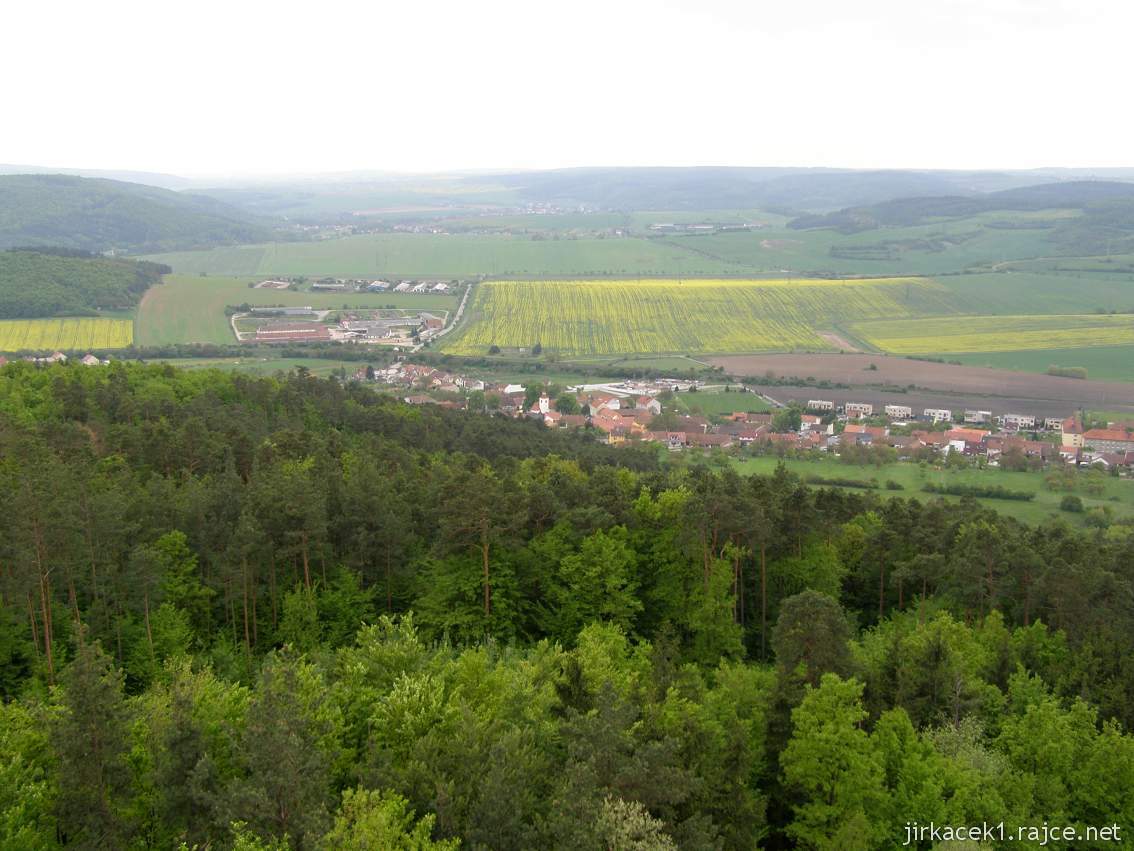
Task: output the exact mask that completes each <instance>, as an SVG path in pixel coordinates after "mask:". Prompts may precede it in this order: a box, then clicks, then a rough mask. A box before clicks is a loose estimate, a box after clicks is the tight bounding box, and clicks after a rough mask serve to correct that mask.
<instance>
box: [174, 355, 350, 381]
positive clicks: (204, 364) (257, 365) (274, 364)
mask: <svg viewBox="0 0 1134 851" xmlns="http://www.w3.org/2000/svg"><path fill="white" fill-rule="evenodd" d="M152 362H153V363H168V364H170V365H171V366H176V367H179V368H181V369H224V370H233V371H236V372H248V373H252V374H254V375H272V374H273V373H276V372H290V371H291V370H293V369H296V368H298V367H301V366H302V367H305V368H306V369H307V370H308V371H309V372H310V373H311V374H312V375H319V376H324V377H326V376H328V375H330V374H332V373H338V372H339V371H340V370H341V369H345V370H346V372H347V375H348V376H350V375H353V374H354V371H355V370H356V369H358V368H359V367H360V366H363V365H364V364H363V363H361V362H359V361H337V360H330V359H329V358H256V357H248V358H163V359H161V360H160V361H152Z"/></svg>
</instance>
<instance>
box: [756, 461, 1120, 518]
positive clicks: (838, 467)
mask: <svg viewBox="0 0 1134 851" xmlns="http://www.w3.org/2000/svg"><path fill="white" fill-rule="evenodd" d="M735 463H736V466H737V469H738V471H740V472H742V473H760V474H762V475H768V474H770V473H772V472H773V471H774V470H775V469H776V464H778V463H779V459H777V458H774V457H762V458H745V459H741V460H737V461H736V462H735ZM784 463H785V464H786V465H787V468H788V469H789V470H791V472H793V473H797V474H798V475H800V476H804V477H806V476H809V475H810V476H822V477H827V478H834V477H844V478H849V479H866V480H869V479H877V481H878V484H879V486H880V489H879V490H877V491H874V493H877V494H879V495H880V496H881V497H883V498H885V497H888V496H900V497H905V498H908V497H916V498H917V499H920V500H922V501H928V500H930V499H936V498H938V496H939V495H938V494H930V493H925V492H923V491H922V490H921V488H922V486H923V485H924V484H926V483H927V482H932V483H934V484H968V485H987V486H995V485H1000V486H1002V487H1005V488H1007V489H1009V490H1014V491H1030V492H1032V493H1034V494H1035V498H1034V499H1033V500H1031V501H1029V502H1024V501H1021V500H1012V499H980V500H978V501H979V502H980V503H982V504H983V505H987V506H988V507H990V508H994V509H996V510H997V511H998V512H1000V513H1001V514H1006V515H1009V516H1012V517H1015V518H1017V519H1018V520H1021V521H1023V522H1025V523H1040V522H1042V521H1043V520H1044V519H1045V518H1047V517H1048V516H1050V515H1052V514H1057V515H1059V516H1060V517H1063V518H1064V519H1065V520H1067V521H1069V522H1071V523H1077V522H1078V523H1081V522H1082V515H1081V514H1069V513H1068V512H1065V511H1060V510H1059V502H1060V500H1062V499H1063V496H1064V492H1062V491H1051V490H1048V489H1047V487H1046V486H1045V484H1044V475H1045V474H1044V473H1043V472H1026V473H1012V472H1008V471H1005V470H1000V469H997V468H989V469H984V470H978V469H971V470H935V469H932V468H930V469H927V470H924V471H923V470H922V469H921V467H920V466H919V465H917V464H912V463H908V462H898V463H894V464H886V465H883V466H881V467H875V466H860V465H856V464H844V463H842V462H841V461H838V460H836V459H834V458H829V457H826V456H820V457H818V458H816V459H814V460H812V459H785V460H784ZM888 481H890V482H896V483H898V484H900V485H901V486H902V488H903V490H893V491H892V490H887V489H886V482H888ZM1103 483H1104V491H1103V494H1102V495H1101V496H1098V497H1094V496H1090V495H1088V494H1087V493H1086V491H1085V490H1084V489H1083V488H1082V487H1080V488H1078V489H1077V490H1075V491H1073V493H1075V494H1076V495H1078V496H1079V497H1080V498H1081V499H1082V500H1083V505H1084V507H1085V508H1086V509H1088V510H1089V509H1091V508H1095V507H1098V506H1108V507H1109V508H1110V509H1111V511H1113V512H1114V515H1115V517H1116V518H1119V517H1131V516H1134V480H1132V479H1116V478H1113V477H1111V476H1105V477H1104V478H1103ZM859 492H861V491H859ZM942 498H943V499H946V500H949V501H955V500H957V499H959V497H954V496H944V497H942Z"/></svg>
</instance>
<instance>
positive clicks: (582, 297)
mask: <svg viewBox="0 0 1134 851" xmlns="http://www.w3.org/2000/svg"><path fill="white" fill-rule="evenodd" d="M472 298H473V301H472V304H471V305H470V306H469V308H468V314H469V315H468V317H467V319H466V321H465V322H464V323H463V326H462V327H461V329H460V330H458V331H456V332H454V334H452V335H450V336H449V337H447V338H446V339H445V341H444V344H443V349H444V350H445V351H449V352H452V353H453V354H463V355H482V354H485V353H486V352H487V351H488V350H489V347H490V346H493V345H496V346H499V347H500V348H502V349H519V348H527V347H531V346H533V345H534V344H535V343H537V342H538V343H540V344H541V345H542V347H543V349H544V351H549V352H555V353H557V354H561V355H564V356H571V355H602V354H624V353H673V352H752V351H776V350H792V349H809V350H819V351H823V350H833V349H836V348H838V347H837V346H835V345H834V344H832V343H831V342H830V341H828V340H825V339H824V338H823V337H822V336H820V334H819V333H817V332H818V331H821V330H823V329H830V328H831V327H832V326H833V325H834V323H835V322H836V321H842V320H847V319H871V318H873V319H879V318H882V317H899V316H905V317H913V316H919V315H925V314H941V313H950V312H953V311H954V310H955V308H954V305H953V302H954V297H953V295H952V294H951V293H950V292H949V291H948V290H947V289H946V288H945V287H943V286H941V285H940V284H938V283H936V282H935V281H933V280H931V279H927V278H881V279H869V280H865V279H855V280H842V281H835V280H816V279H796V280H785V279H777V280H761V281H753V280H705V279H690V280H657V279H651V280H622V281H619V280H609V281H608V280H590V281H487V282H485V283H483V284H480V285H478V286H477V289H476V291H475V293H474V295H473V296H472Z"/></svg>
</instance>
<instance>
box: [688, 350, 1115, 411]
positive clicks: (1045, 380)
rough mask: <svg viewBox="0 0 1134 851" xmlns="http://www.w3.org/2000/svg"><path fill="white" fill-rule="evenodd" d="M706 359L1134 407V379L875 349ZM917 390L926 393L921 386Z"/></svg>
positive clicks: (730, 365)
mask: <svg viewBox="0 0 1134 851" xmlns="http://www.w3.org/2000/svg"><path fill="white" fill-rule="evenodd" d="M708 360H709V362H710V363H712V364H713V365H714V366H721V367H724V369H725V371H726V372H728V373H729V374H731V375H736V376H744V375H765V374H767V373H768V372H769V371H770V372H771V373H773V374H774V375H775V376H776V377H778V378H791V377H798V378H807V377H811V378H815V379H817V380H820V381H822V380H824V379H825V380H827V381H831V382H838V383H840V384H849V385H852V386H866V385H883V384H889V385H896V386H897V387H907V386H908V385H910V384H914V385H916V386H917V387H918V388H929V389H930V390H932V391H940V392H942V393H947V394H952V395H956V396H962V397H965V398H968V399H971V400H973V402H974V404H975V403H976V402H977V400H979V399H980V398H1002V399H1004V400H1005V401H1016V402H1018V401H1024V400H1034V401H1038V402H1045V403H1047V402H1058V403H1063V405H1064V406H1066V405H1071V406H1074V405H1089V406H1091V407H1094V408H1102V409H1107V410H1122V409H1125V408H1130V409H1134V382H1121V381H1085V380H1081V379H1077V378H1059V377H1057V376H1054V375H1037V374H1035V373H1028V372H1010V371H1008V370H1003V369H990V368H989V367H984V366H955V365H953V364H945V363H932V362H930V361H917V360H909V359H908V358H899V357H888V356H886V355H877V354H842V355H818V354H816V355H807V354H804V355H793V354H780V355H732V356H727V357H719V358H709V359H708ZM871 364H874V365H876V366H877V367H878V368H877V370H872V369H870V365H871ZM873 389H874V390H875V392H876V393H885V391H884V389H882V388H873ZM769 392H770V393H771V395H772V396H775V392H774V389H771V388H770V390H769ZM814 392H821V391H814ZM829 395H831V394H829V393H828V396H829ZM900 395H902V394H898V396H900ZM919 395H920V396H924V395H925V394H924V393H923V392H921V391H920V390H919ZM894 401H895V402H897V401H898V399H897V398H895V399H894ZM1044 407H1047V406H1046V405H1045V406H1044ZM1061 407H1062V406H1061Z"/></svg>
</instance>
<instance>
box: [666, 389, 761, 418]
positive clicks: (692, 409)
mask: <svg viewBox="0 0 1134 851" xmlns="http://www.w3.org/2000/svg"><path fill="white" fill-rule="evenodd" d="M673 399H674V403H675V404H676V405H678V406H680V407H681V408H682V410H683V411H684V412H685V413H687V414H697V413H699V414H703V415H705V416H707V417H711V416H715V415H720V414H731V413H733V412H734V411H737V412H738V411H749V412H753V413H764V412H766V411H770V410H771V406H770V405H769V404H768V403H767V402H765V401H764V400H763V399H761V398H760V397H759V396H757V395H756V394H755V393H723V392H720V393H711V392H706V391H700V390H698V391H695V392H693V393H675V394H674V397H673Z"/></svg>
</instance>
